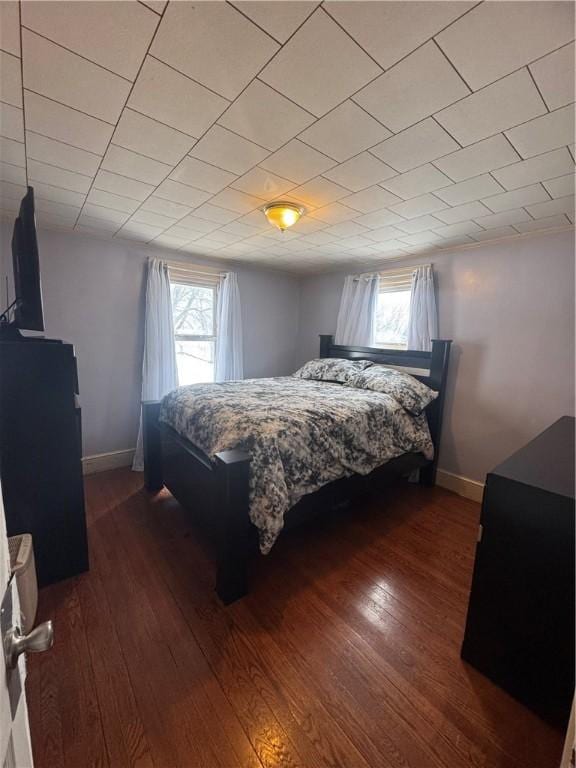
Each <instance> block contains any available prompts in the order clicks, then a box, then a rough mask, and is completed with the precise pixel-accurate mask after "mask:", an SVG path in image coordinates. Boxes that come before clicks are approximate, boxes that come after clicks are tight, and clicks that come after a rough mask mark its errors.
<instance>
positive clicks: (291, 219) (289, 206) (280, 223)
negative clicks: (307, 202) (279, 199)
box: [264, 203, 304, 232]
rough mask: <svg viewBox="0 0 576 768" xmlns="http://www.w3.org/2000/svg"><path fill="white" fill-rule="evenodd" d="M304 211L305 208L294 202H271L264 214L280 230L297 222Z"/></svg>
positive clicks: (282, 230)
mask: <svg viewBox="0 0 576 768" xmlns="http://www.w3.org/2000/svg"><path fill="white" fill-rule="evenodd" d="M303 213H304V208H301V207H300V206H299V205H295V204H294V203H270V204H269V205H267V206H266V207H265V208H264V215H265V216H266V218H267V219H268V221H269V222H270V224H273V225H274V226H275V227H278V229H279V230H280V232H284V230H285V229H288V227H291V226H292V225H293V224H296V222H297V221H298V219H299V218H300V216H302V214H303Z"/></svg>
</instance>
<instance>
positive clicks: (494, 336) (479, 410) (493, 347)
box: [299, 232, 574, 481]
mask: <svg viewBox="0 0 576 768" xmlns="http://www.w3.org/2000/svg"><path fill="white" fill-rule="evenodd" d="M423 262H432V263H433V264H434V270H435V273H436V286H437V295H438V310H439V323H440V336H441V337H442V338H448V339H453V340H454V345H453V353H452V359H451V366H450V380H449V391H448V397H447V402H446V411H445V420H444V433H443V439H442V444H441V453H440V466H441V467H442V468H443V469H445V470H447V471H449V472H453V473H455V474H458V475H463V476H464V477H469V478H472V479H475V480H482V481H483V480H484V477H485V475H486V472H487V471H489V470H490V469H491V468H492V467H493V466H494V465H496V464H497V463H498V462H499V461H501V460H502V459H504V458H505V457H506V456H507V455H509V454H510V453H511V452H512V451H514V450H516V449H517V448H519V447H521V446H522V445H523V444H524V443H526V442H527V441H528V440H530V439H531V438H532V437H534V436H535V435H536V434H538V432H540V431H541V430H542V429H544V428H545V427H547V426H548V425H549V424H551V423H552V422H553V421H555V420H556V419H557V418H558V417H559V416H562V415H563V414H573V413H574V233H573V232H559V233H556V234H548V235H542V236H533V237H530V238H527V239H517V240H509V241H503V242H501V243H497V244H493V245H485V246H482V247H479V248H476V249H472V250H462V251H460V252H457V251H454V252H453V253H452V252H450V253H442V254H435V255H432V256H428V257H425V258H424V259H423V258H420V259H412V260H406V262H403V263H406V264H410V263H423ZM394 266H396V263H395V264H394ZM343 277H344V276H343V275H342V274H331V275H324V276H318V277H313V278H309V279H307V280H305V281H303V284H302V291H301V297H300V301H301V308H302V310H301V315H300V337H299V350H300V358H299V363H301V362H303V361H304V360H306V359H309V358H311V357H315V356H317V354H318V334H319V333H333V332H334V329H335V327H336V316H337V313H338V305H339V302H340V294H341V291H342V284H343Z"/></svg>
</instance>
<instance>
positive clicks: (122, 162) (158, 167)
mask: <svg viewBox="0 0 576 768" xmlns="http://www.w3.org/2000/svg"><path fill="white" fill-rule="evenodd" d="M102 168H103V169H104V170H105V171H112V172H113V173H119V174H120V175H121V176H127V177H128V178H130V179H135V180H136V181H143V182H144V183H146V184H160V182H161V181H162V179H164V178H165V177H166V176H167V175H168V174H169V173H170V170H171V166H170V165H167V164H166V163H160V162H159V161H158V160H152V159H151V158H149V157H144V155H139V154H137V153H136V152H131V151H130V150H129V149H124V148H123V147H117V146H116V145H115V144H110V146H109V147H108V150H107V151H106V155H105V156H104V159H103V161H102Z"/></svg>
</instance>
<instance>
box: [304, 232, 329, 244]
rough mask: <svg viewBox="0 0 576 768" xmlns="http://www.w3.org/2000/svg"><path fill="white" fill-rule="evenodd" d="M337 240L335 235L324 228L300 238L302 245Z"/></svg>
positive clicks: (327, 242)
mask: <svg viewBox="0 0 576 768" xmlns="http://www.w3.org/2000/svg"><path fill="white" fill-rule="evenodd" d="M335 240H337V238H336V236H335V235H329V234H328V233H327V231H326V230H323V231H322V232H312V234H311V235H304V237H302V238H301V239H300V243H302V245H330V244H331V243H333V242H334V241H335Z"/></svg>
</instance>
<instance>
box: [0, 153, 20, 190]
mask: <svg viewBox="0 0 576 768" xmlns="http://www.w3.org/2000/svg"><path fill="white" fill-rule="evenodd" d="M0 156H1V153H0ZM0 181H9V182H11V183H13V184H24V185H25V184H26V168H24V167H23V166H18V165H11V164H10V163H3V162H2V161H1V160H0ZM24 193H26V187H24Z"/></svg>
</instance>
